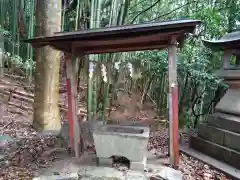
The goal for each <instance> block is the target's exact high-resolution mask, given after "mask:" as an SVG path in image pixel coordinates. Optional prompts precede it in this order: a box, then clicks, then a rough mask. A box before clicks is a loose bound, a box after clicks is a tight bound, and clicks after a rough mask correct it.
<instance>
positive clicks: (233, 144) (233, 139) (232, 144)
mask: <svg viewBox="0 0 240 180" xmlns="http://www.w3.org/2000/svg"><path fill="white" fill-rule="evenodd" d="M224 146H226V147H228V148H231V149H234V150H236V151H239V152H240V134H238V133H234V132H230V131H225V136H224Z"/></svg>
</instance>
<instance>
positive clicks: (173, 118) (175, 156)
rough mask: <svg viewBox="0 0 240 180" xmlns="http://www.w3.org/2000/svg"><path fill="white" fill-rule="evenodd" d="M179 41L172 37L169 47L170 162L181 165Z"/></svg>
mask: <svg viewBox="0 0 240 180" xmlns="http://www.w3.org/2000/svg"><path fill="white" fill-rule="evenodd" d="M176 56H177V41H176V38H174V37H173V38H172V39H171V45H170V46H169V48H168V75H169V100H168V102H169V140H170V143H169V146H170V147H169V148H170V151H169V152H170V164H171V166H172V167H178V166H179V147H178V146H179V144H178V143H179V142H178V137H179V133H178V84H177V62H176V61H177V57H176Z"/></svg>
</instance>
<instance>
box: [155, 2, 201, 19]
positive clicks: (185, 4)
mask: <svg viewBox="0 0 240 180" xmlns="http://www.w3.org/2000/svg"><path fill="white" fill-rule="evenodd" d="M195 2H197V1H192V2H188V3H186V4H184V5H182V6H180V7H177V8H176V9H173V10H172V11H170V12H167V13H166V14H162V15H160V16H158V17H157V18H155V19H153V20H156V19H159V18H162V17H164V16H167V15H169V14H171V13H173V12H175V11H177V10H179V9H181V8H183V7H185V6H188V5H190V4H193V3H195Z"/></svg>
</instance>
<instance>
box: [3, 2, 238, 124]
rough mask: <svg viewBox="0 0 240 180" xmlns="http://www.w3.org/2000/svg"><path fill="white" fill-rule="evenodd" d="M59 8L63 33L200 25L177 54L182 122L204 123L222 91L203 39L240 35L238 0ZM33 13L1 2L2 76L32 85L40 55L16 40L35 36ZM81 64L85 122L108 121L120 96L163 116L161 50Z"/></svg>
mask: <svg viewBox="0 0 240 180" xmlns="http://www.w3.org/2000/svg"><path fill="white" fill-rule="evenodd" d="M42 1H44V2H46V3H47V2H48V0H42ZM49 1H50V0H49ZM56 1H58V0H56ZM51 2H53V0H51ZM61 5H62V18H61V30H62V31H75V30H83V29H89V28H101V27H110V26H120V25H125V24H133V23H142V22H145V21H164V20H172V19H183V18H192V19H200V20H202V21H203V22H204V23H203V26H202V27H200V28H198V30H197V32H196V35H194V36H190V37H189V38H188V39H187V43H186V45H185V46H184V47H183V48H182V49H181V52H179V59H178V67H179V68H178V74H179V86H180V87H179V89H180V95H179V103H180V105H179V106H180V109H179V113H180V121H182V119H184V121H185V123H184V124H185V125H186V123H187V125H190V126H193V125H194V126H195V125H196V124H197V122H198V121H199V120H204V119H205V117H206V116H207V115H208V114H209V113H211V112H212V109H213V107H214V104H216V102H217V101H218V100H219V97H221V95H222V94H223V93H224V91H225V90H226V87H225V85H224V84H222V83H221V81H219V80H218V79H217V77H215V76H214V75H213V72H214V71H215V70H216V69H219V68H220V67H221V64H222V59H221V56H220V54H219V53H213V52H210V51H209V50H207V49H206V48H204V47H203V45H202V43H201V39H203V38H207V39H212V38H219V37H220V36H222V35H223V34H225V33H226V32H230V31H233V30H235V29H237V28H238V27H239V21H240V16H239V15H240V10H239V8H240V2H239V1H237V0H200V1H195V0H183V1H171V0H62V3H61ZM38 11H40V9H39V8H38V7H37V0H18V1H12V0H2V1H0V37H2V39H3V43H2V44H3V45H2V46H4V47H1V48H2V50H3V54H4V55H3V56H2V57H3V58H0V59H1V61H0V65H1V64H2V66H1V74H3V70H4V71H6V67H7V69H8V70H9V71H10V73H17V74H19V75H21V76H25V77H26V78H27V79H28V80H29V83H31V82H33V81H34V78H33V76H34V75H35V74H36V68H35V64H36V59H37V57H36V56H37V54H36V52H35V51H34V50H33V49H32V47H31V46H30V45H27V44H24V43H22V42H21V39H24V38H32V37H34V36H35V33H36V31H35V29H36V23H37V22H36V13H37V12H38ZM84 59H88V60H91V61H77V62H78V64H76V67H77V68H78V70H77V72H78V73H77V74H76V76H77V78H78V79H79V82H82V83H85V84H87V86H88V88H87V91H88V92H87V96H86V98H85V99H84V101H86V102H87V104H88V107H87V110H88V117H89V118H91V119H96V118H101V119H102V120H108V114H109V112H108V109H109V107H110V106H111V105H112V101H113V99H114V98H116V97H117V96H118V95H119V93H121V92H122V91H124V92H127V93H129V94H131V93H135V92H138V93H141V94H142V98H141V103H144V101H145V99H146V98H150V99H151V100H152V101H153V102H154V103H155V105H156V107H157V109H158V112H159V114H161V115H166V114H167V83H168V82H167V54H166V52H165V51H162V52H157V51H146V52H134V53H116V54H104V55H91V56H89V57H84ZM3 65H4V66H5V69H4V68H3ZM55 68H60V67H55ZM16 71H17V72H16Z"/></svg>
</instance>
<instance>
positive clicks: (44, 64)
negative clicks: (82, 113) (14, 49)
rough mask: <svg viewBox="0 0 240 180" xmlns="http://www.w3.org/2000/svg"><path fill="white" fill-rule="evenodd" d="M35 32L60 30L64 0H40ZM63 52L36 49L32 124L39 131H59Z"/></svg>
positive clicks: (42, 32)
mask: <svg viewBox="0 0 240 180" xmlns="http://www.w3.org/2000/svg"><path fill="white" fill-rule="evenodd" d="M36 7H38V8H37V13H36V35H37V36H49V35H52V34H53V33H55V32H59V31H60V30H61V1H59V0H37V5H36ZM59 68H60V51H56V50H54V49H52V48H51V47H49V46H46V47H43V48H39V49H37V51H36V76H35V82H36V84H35V99H34V120H33V124H34V127H35V128H36V129H37V130H40V131H42V130H60V128H61V123H60V115H59V107H58V102H59Z"/></svg>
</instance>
